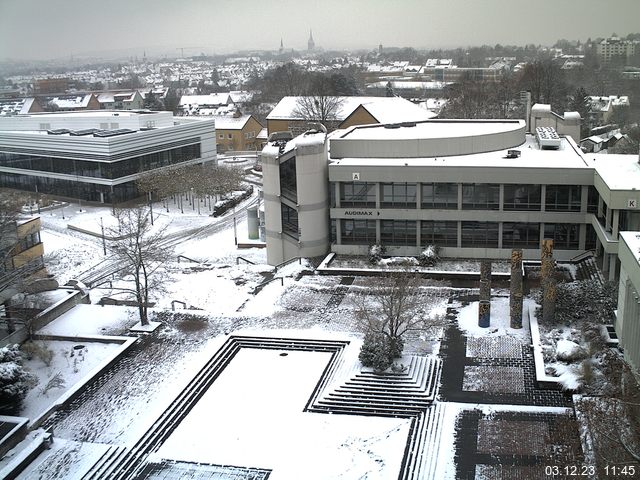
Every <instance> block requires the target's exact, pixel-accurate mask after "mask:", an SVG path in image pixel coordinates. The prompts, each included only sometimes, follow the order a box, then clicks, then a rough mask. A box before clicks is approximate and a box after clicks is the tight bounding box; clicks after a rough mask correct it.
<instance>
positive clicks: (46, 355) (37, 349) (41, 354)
mask: <svg viewBox="0 0 640 480" xmlns="http://www.w3.org/2000/svg"><path fill="white" fill-rule="evenodd" d="M20 350H22V352H23V353H24V354H25V355H26V357H27V359H28V360H32V359H33V358H38V359H40V360H42V362H43V363H44V364H45V365H46V366H47V367H49V366H51V361H52V360H53V350H51V349H50V348H49V347H48V346H47V345H45V344H44V343H38V342H31V341H30V342H25V343H23V344H22V347H20Z"/></svg>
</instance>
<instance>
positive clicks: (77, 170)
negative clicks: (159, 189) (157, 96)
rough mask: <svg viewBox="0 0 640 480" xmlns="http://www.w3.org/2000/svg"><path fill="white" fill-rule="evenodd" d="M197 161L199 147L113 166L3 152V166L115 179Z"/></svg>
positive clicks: (121, 161) (186, 148)
mask: <svg viewBox="0 0 640 480" xmlns="http://www.w3.org/2000/svg"><path fill="white" fill-rule="evenodd" d="M196 158H200V144H194V145H187V146H184V147H178V148H172V149H170V150H165V151H163V152H156V153H151V154H148V155H140V156H138V157H133V158H128V159H126V160H120V161H117V162H110V163H104V162H94V161H90V160H74V159H70V158H58V157H44V156H39V155H24V154H17V153H8V152H0V166H3V167H11V168H21V169H24V170H37V171H40V172H55V173H65V174H68V175H75V176H79V177H94V178H107V179H116V178H121V177H126V176H127V175H133V174H134V173H138V172H144V171H147V170H153V169H155V168H160V167H165V166H168V165H175V164H178V163H182V162H186V161H188V160H193V159H196Z"/></svg>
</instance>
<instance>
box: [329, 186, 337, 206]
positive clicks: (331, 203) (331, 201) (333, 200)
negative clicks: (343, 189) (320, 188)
mask: <svg viewBox="0 0 640 480" xmlns="http://www.w3.org/2000/svg"><path fill="white" fill-rule="evenodd" d="M329 208H336V182H330V183H329Z"/></svg>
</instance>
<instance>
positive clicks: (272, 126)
mask: <svg viewBox="0 0 640 480" xmlns="http://www.w3.org/2000/svg"><path fill="white" fill-rule="evenodd" d="M292 123H296V122H295V121H294V122H292ZM288 130H290V129H289V120H267V134H268V135H271V134H272V133H273V132H286V131H288Z"/></svg>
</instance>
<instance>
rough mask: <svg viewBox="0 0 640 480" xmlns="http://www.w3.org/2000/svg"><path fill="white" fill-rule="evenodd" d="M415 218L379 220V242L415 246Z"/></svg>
mask: <svg viewBox="0 0 640 480" xmlns="http://www.w3.org/2000/svg"><path fill="white" fill-rule="evenodd" d="M417 241H418V239H417V238H416V222H415V220H381V221H380V243H382V244H383V245H408V246H411V247H415V246H417Z"/></svg>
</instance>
